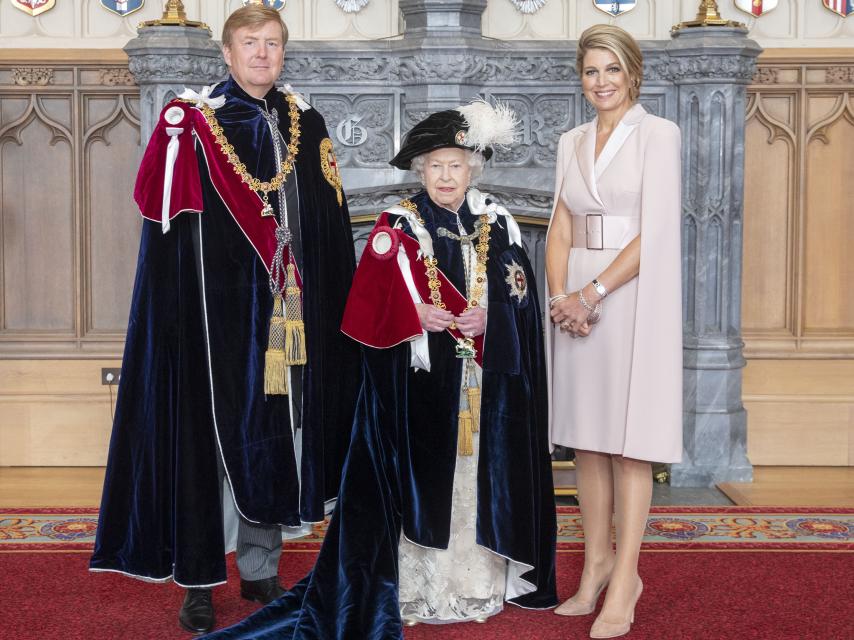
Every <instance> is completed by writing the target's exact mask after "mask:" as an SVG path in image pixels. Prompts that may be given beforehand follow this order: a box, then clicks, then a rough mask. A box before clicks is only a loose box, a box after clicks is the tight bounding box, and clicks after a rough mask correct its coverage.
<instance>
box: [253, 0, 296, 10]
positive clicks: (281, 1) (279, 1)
mask: <svg viewBox="0 0 854 640" xmlns="http://www.w3.org/2000/svg"><path fill="white" fill-rule="evenodd" d="M285 2H286V0H261V4H263V5H264V6H266V7H270V8H271V9H275V10H276V11H281V10H282V9H284V8H285ZM248 4H258V2H253V1H252V0H243V6H244V7H245V6H246V5H248Z"/></svg>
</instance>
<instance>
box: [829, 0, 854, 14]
mask: <svg viewBox="0 0 854 640" xmlns="http://www.w3.org/2000/svg"><path fill="white" fill-rule="evenodd" d="M821 2H822V4H823V5H824V6H825V7H827V8H828V9H830V10H831V11H833V13H838V14H839V15H840V16H842V17H843V18H847V17H848V16H850V15H851V14H852V13H854V0H821Z"/></svg>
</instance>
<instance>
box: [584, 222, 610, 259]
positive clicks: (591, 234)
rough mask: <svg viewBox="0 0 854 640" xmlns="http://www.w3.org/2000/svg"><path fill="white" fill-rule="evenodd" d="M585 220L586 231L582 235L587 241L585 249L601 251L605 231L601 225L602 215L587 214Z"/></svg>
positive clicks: (603, 244)
mask: <svg viewBox="0 0 854 640" xmlns="http://www.w3.org/2000/svg"><path fill="white" fill-rule="evenodd" d="M585 220H586V222H585V227H586V229H585V234H584V235H585V237H586V239H587V248H588V249H594V250H596V251H601V250H602V249H604V248H605V233H604V231H605V230H604V228H603V227H604V225H603V224H602V214H601V213H588V214H587V216H586V218H585ZM596 240H598V242H597V241H596ZM597 245H598V246H597Z"/></svg>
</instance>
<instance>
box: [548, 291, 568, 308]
mask: <svg viewBox="0 0 854 640" xmlns="http://www.w3.org/2000/svg"><path fill="white" fill-rule="evenodd" d="M568 297H569V296H568V295H566V294H565V293H559V294H557V295H556V296H552V297H551V298H549V309H551V308H553V307H554V306H555V304H556V303H558V302H560V301H561V300H563V299H564V298H568Z"/></svg>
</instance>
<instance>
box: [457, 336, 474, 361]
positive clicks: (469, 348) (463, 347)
mask: <svg viewBox="0 0 854 640" xmlns="http://www.w3.org/2000/svg"><path fill="white" fill-rule="evenodd" d="M454 350H455V351H456V353H457V357H458V358H462V359H463V360H469V359H471V358H474V357H475V356H476V355H477V350H476V349H475V348H474V339H472V338H463V339H461V340H457V346H456V347H454Z"/></svg>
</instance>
